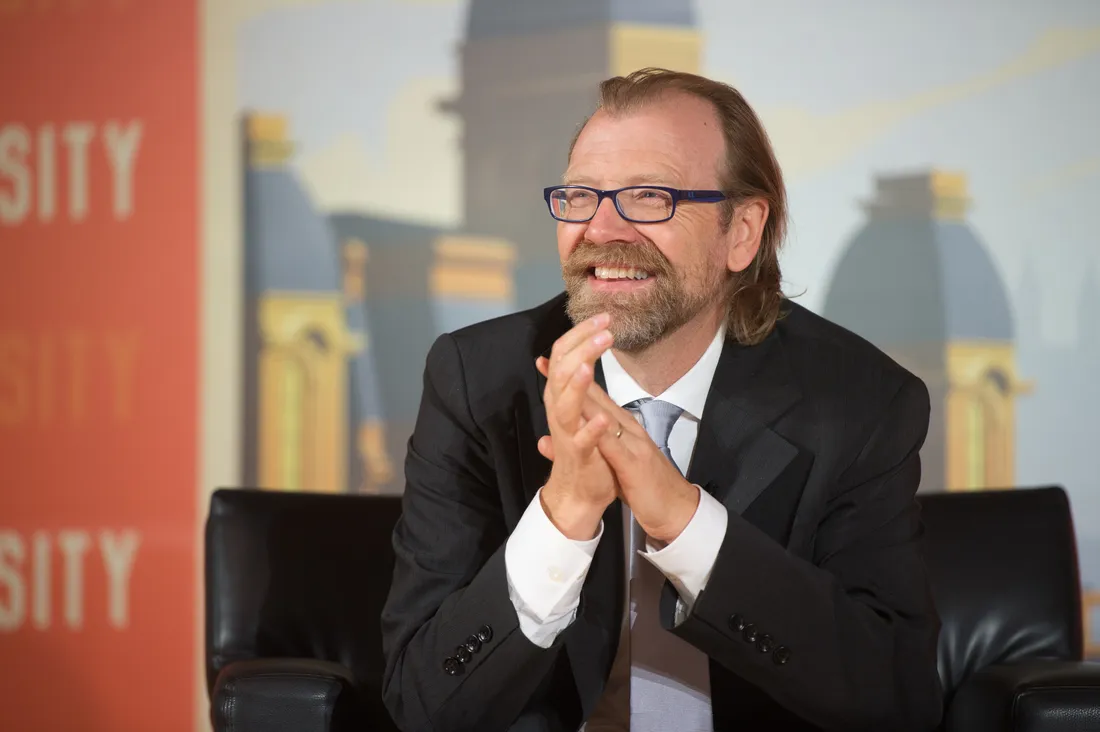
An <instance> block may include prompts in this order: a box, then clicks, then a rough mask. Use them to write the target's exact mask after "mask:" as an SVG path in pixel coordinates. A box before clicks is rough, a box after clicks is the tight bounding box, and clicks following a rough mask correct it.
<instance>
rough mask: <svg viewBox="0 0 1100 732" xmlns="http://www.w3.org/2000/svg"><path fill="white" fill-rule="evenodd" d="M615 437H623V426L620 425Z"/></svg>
mask: <svg viewBox="0 0 1100 732" xmlns="http://www.w3.org/2000/svg"><path fill="white" fill-rule="evenodd" d="M615 436H616V437H622V436H623V426H622V425H619V431H618V432H616V433H615Z"/></svg>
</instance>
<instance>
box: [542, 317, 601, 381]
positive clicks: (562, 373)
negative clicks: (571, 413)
mask: <svg viewBox="0 0 1100 732" xmlns="http://www.w3.org/2000/svg"><path fill="white" fill-rule="evenodd" d="M612 341H613V338H612V336H611V331H608V330H601V331H599V332H598V333H596V334H595V335H593V336H592V337H591V338H588V339H586V340H583V341H581V342H580V343H578V344H577V345H576V347H575V348H573V350H571V351H569V352H568V353H566V354H565V355H564V356H563V357H562V358H561V360H560V361H558V362H557V363H554V362H553V361H551V363H550V367H549V368H550V374H549V376H547V382H548V383H549V384H550V385H551V388H553V389H554V390H555V391H556V392H558V393H560V392H561V391H562V390H564V389H565V388H566V385H567V384H568V383H569V380H570V379H571V378H573V374H574V373H576V371H577V368H578V367H579V366H580V365H581V364H588V365H589V366H591V367H595V364H596V359H598V358H599V357H600V356H601V355H602V354H603V353H604V351H606V350H607V349H608V348H610V347H611V343H612Z"/></svg>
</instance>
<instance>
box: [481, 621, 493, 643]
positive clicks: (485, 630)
mask: <svg viewBox="0 0 1100 732" xmlns="http://www.w3.org/2000/svg"><path fill="white" fill-rule="evenodd" d="M477 639H478V640H479V641H481V642H482V643H488V642H489V641H491V640H492V639H493V629H492V628H491V627H489V626H488V625H483V626H481V628H479V629H478V631H477Z"/></svg>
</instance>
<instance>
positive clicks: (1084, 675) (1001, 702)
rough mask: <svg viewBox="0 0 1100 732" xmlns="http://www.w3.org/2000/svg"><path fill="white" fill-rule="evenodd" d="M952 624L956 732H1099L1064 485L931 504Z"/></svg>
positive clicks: (927, 549) (957, 496)
mask: <svg viewBox="0 0 1100 732" xmlns="http://www.w3.org/2000/svg"><path fill="white" fill-rule="evenodd" d="M921 506H922V516H923V518H924V525H925V532H926V534H925V540H924V555H925V560H926V562H927V564H928V569H929V572H930V573H931V577H932V587H933V593H934V596H935V599H936V606H937V608H938V609H939V612H940V616H941V618H942V620H943V628H942V630H941V632H940V642H939V670H940V678H941V680H942V681H943V685H944V690H945V692H946V695H947V696H946V699H945V701H946V710H945V717H944V728H945V729H946V730H948V732H956V731H958V732H964V731H966V732H970V731H972V732H987V731H989V732H993V731H994V730H996V731H997V732H1001V731H1003V732H1061V731H1062V730H1066V731H1067V732H1068V730H1074V731H1075V732H1082V731H1084V730H1097V731H1100V665H1098V664H1095V663H1091V664H1090V663H1083V662H1082V645H1083V629H1084V626H1083V624H1082V620H1081V583H1080V576H1079V573H1078V565H1077V546H1076V540H1075V536H1074V529H1073V521H1072V517H1071V514H1070V505H1069V499H1068V497H1067V495H1066V493H1065V491H1064V490H1062V489H1061V488H1059V487H1045V488H1030V489H1015V490H1002V491H981V492H973V493H939V494H930V495H926V496H922V497H921Z"/></svg>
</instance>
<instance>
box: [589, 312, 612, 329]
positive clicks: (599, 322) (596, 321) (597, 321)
mask: <svg viewBox="0 0 1100 732" xmlns="http://www.w3.org/2000/svg"><path fill="white" fill-rule="evenodd" d="M610 322H611V314H610V313H600V314H599V315H597V316H596V317H594V318H592V325H594V326H596V327H597V328H602V327H604V326H605V325H607V324H608V323H610Z"/></svg>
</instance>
